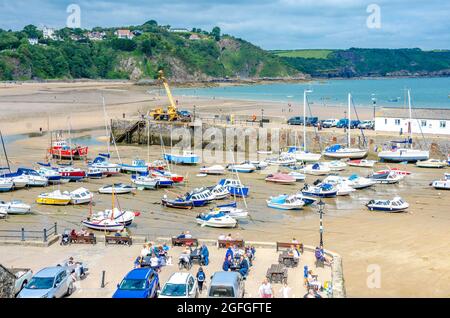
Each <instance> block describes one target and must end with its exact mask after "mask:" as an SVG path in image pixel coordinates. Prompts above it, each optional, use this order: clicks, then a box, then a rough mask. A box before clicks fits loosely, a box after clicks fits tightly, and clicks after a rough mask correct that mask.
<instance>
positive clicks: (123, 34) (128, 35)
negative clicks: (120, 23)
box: [114, 30, 134, 40]
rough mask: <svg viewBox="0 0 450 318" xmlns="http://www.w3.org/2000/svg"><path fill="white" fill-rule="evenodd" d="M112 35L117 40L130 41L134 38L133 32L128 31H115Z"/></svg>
mask: <svg viewBox="0 0 450 318" xmlns="http://www.w3.org/2000/svg"><path fill="white" fill-rule="evenodd" d="M114 34H115V35H116V36H117V37H118V38H119V39H128V40H132V39H133V38H134V34H133V32H131V31H130V30H117V31H116V32H114Z"/></svg>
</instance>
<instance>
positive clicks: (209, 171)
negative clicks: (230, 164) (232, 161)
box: [200, 165, 225, 175]
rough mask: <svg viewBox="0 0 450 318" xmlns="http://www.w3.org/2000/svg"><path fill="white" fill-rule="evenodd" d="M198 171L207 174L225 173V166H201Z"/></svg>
mask: <svg viewBox="0 0 450 318" xmlns="http://www.w3.org/2000/svg"><path fill="white" fill-rule="evenodd" d="M200 173H204V174H207V175H222V174H224V173H225V167H223V166H221V165H214V166H211V167H201V168H200Z"/></svg>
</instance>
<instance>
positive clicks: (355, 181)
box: [344, 174, 376, 190]
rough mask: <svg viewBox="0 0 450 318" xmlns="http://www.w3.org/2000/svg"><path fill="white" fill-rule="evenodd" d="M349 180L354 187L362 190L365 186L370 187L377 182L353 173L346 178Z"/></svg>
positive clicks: (349, 183)
mask: <svg viewBox="0 0 450 318" xmlns="http://www.w3.org/2000/svg"><path fill="white" fill-rule="evenodd" d="M344 180H346V181H347V182H348V185H349V186H351V187H352V188H353V189H356V190H361V189H365V188H369V187H371V186H373V185H374V184H376V182H375V181H374V180H372V179H369V178H365V177H360V176H358V175H357V174H352V175H351V176H350V177H348V178H344Z"/></svg>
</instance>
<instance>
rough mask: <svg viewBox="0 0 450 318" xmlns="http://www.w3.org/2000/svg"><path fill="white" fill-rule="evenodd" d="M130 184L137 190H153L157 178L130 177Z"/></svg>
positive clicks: (156, 184)
mask: <svg viewBox="0 0 450 318" xmlns="http://www.w3.org/2000/svg"><path fill="white" fill-rule="evenodd" d="M131 182H132V183H133V184H134V185H135V186H136V187H137V188H138V189H144V190H154V189H156V187H157V186H158V178H152V177H149V176H138V175H132V176H131Z"/></svg>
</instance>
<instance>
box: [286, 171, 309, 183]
mask: <svg viewBox="0 0 450 318" xmlns="http://www.w3.org/2000/svg"><path fill="white" fill-rule="evenodd" d="M288 175H290V176H291V177H293V178H294V179H295V181H297V182H302V181H305V179H306V176H305V175H304V174H303V173H300V172H296V171H292V172H289V173H288Z"/></svg>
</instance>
